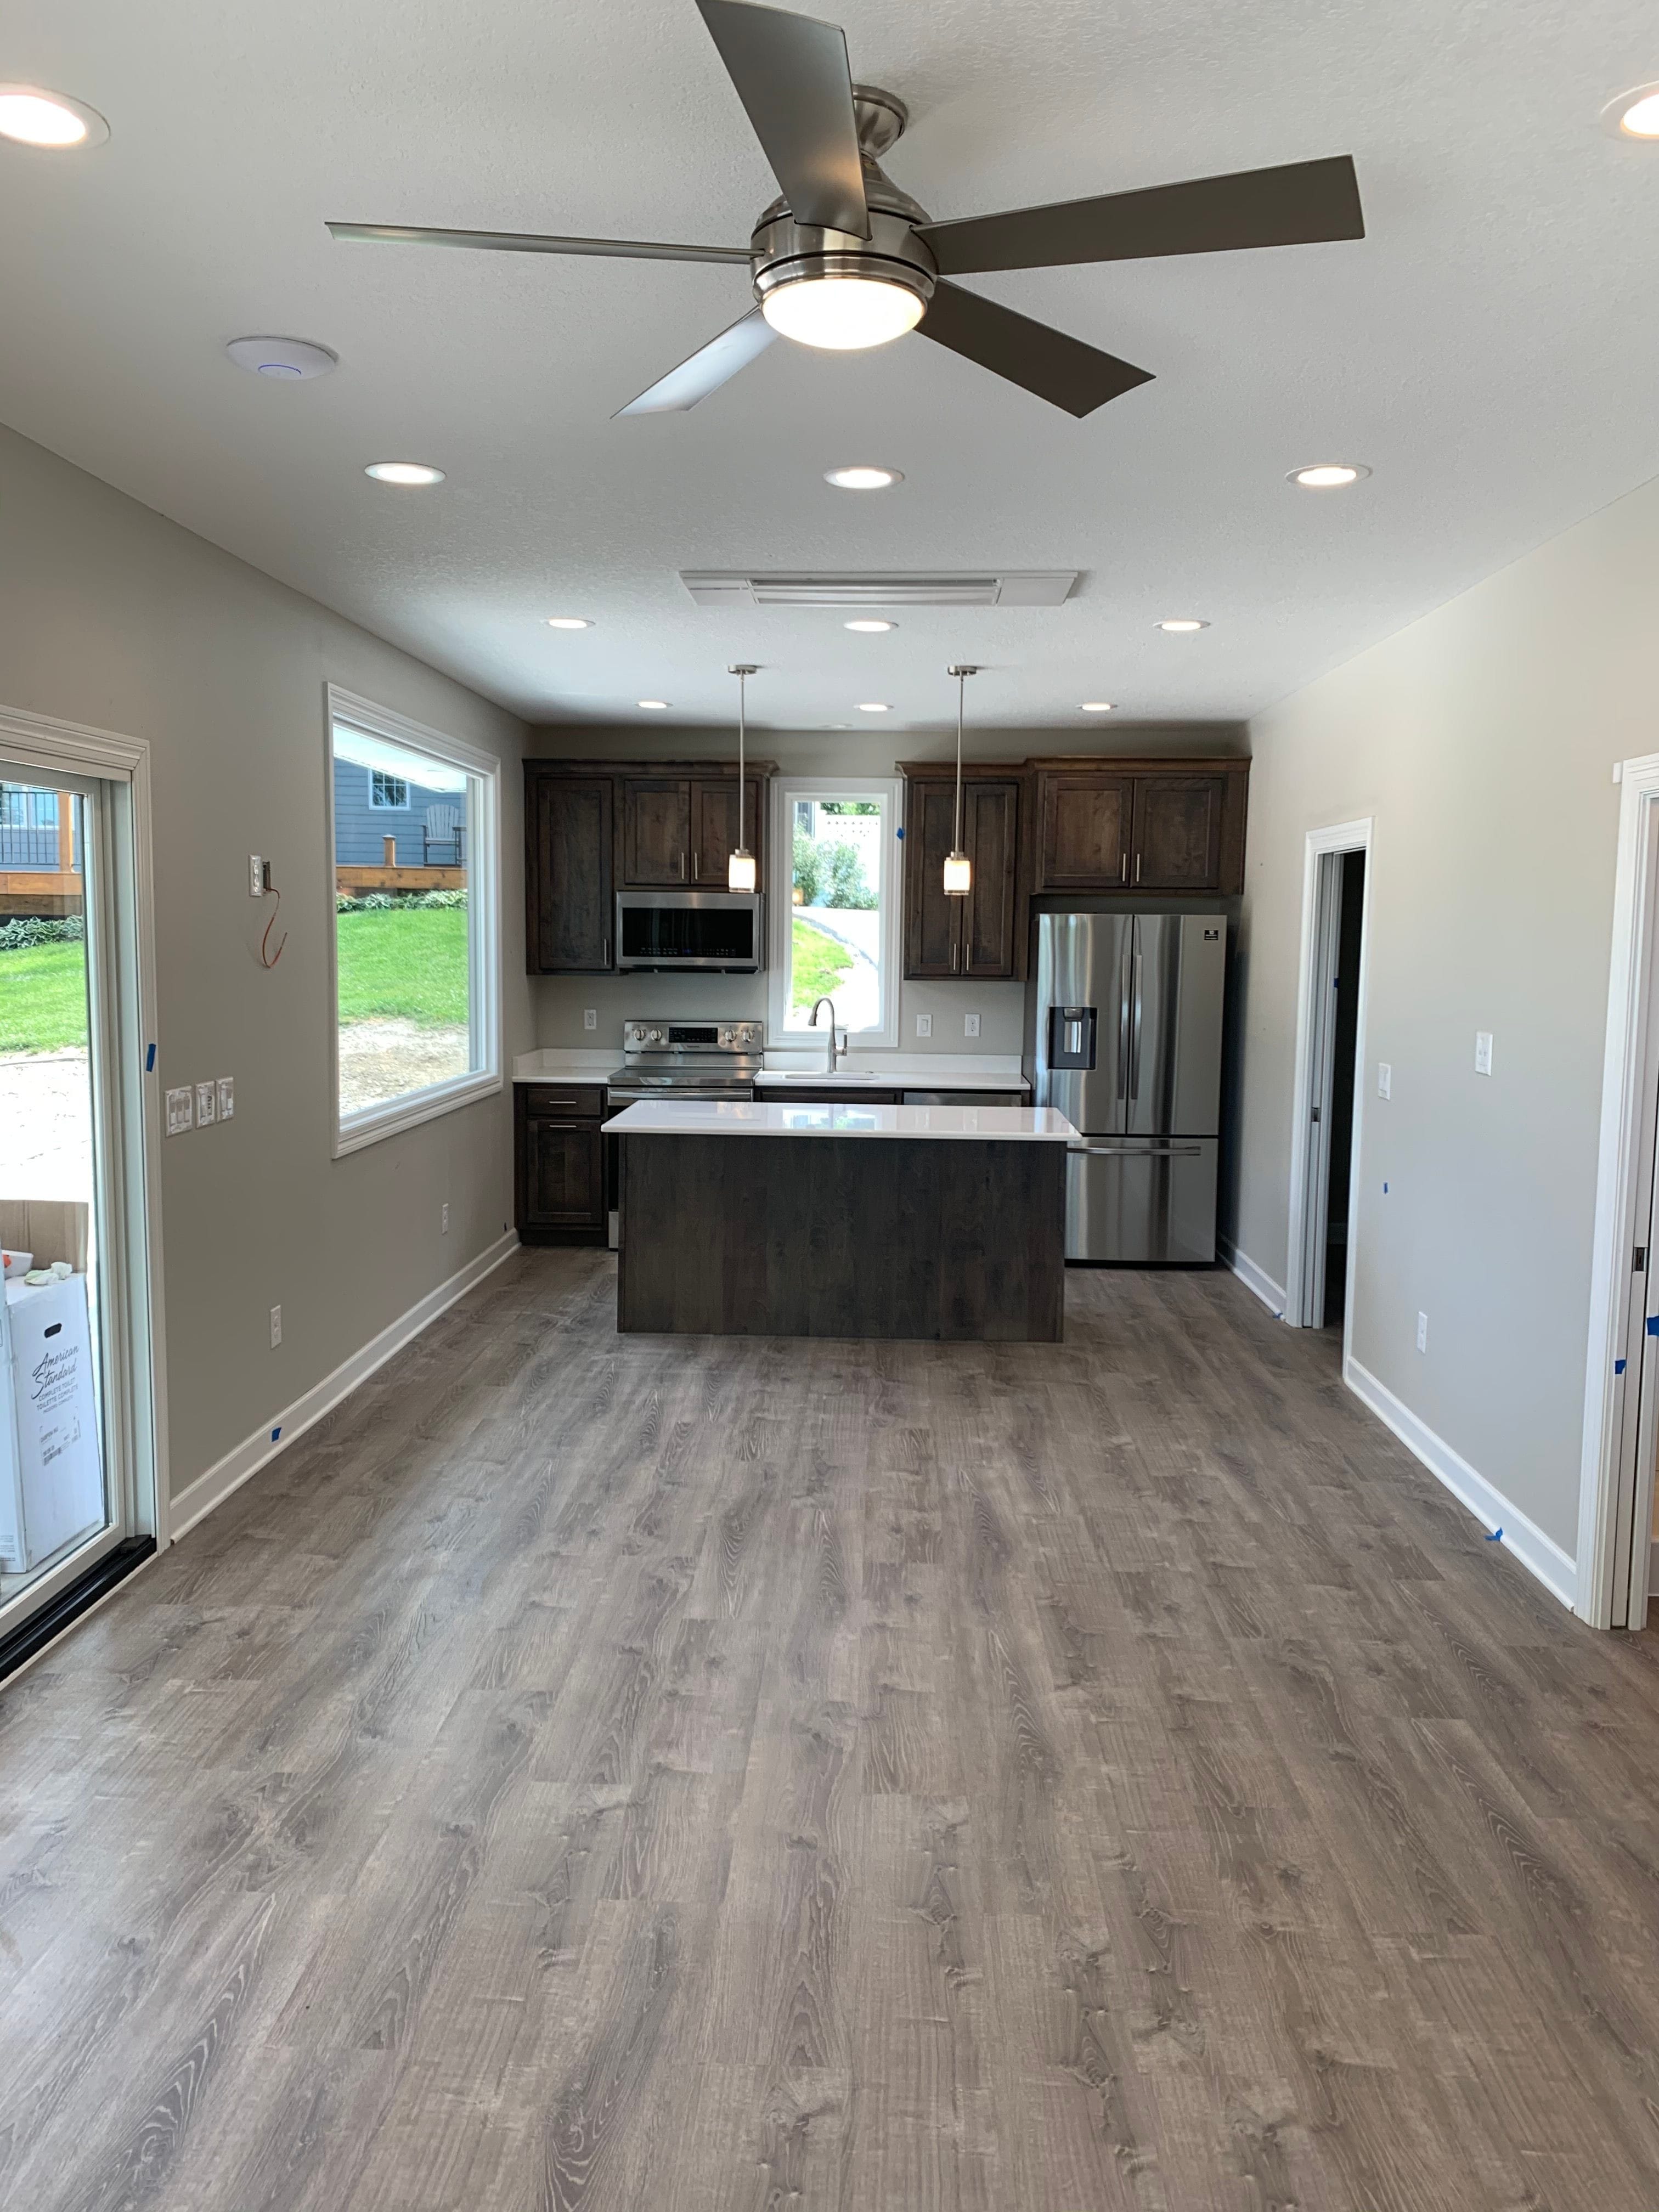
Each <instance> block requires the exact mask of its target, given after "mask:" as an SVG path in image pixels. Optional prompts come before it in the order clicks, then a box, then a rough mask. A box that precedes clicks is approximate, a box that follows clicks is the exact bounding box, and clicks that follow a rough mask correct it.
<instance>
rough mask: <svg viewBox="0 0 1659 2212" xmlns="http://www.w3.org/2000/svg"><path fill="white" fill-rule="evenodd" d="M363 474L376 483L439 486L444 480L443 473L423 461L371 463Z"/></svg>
mask: <svg viewBox="0 0 1659 2212" xmlns="http://www.w3.org/2000/svg"><path fill="white" fill-rule="evenodd" d="M363 474H364V475H365V476H366V477H374V481H375V483H389V484H440V483H442V482H443V480H444V472H443V471H442V470H441V469H435V468H433V467H431V466H430V465H428V463H427V462H425V461H371V462H370V463H369V465H368V467H367V468H366V469H365V470H364V471H363Z"/></svg>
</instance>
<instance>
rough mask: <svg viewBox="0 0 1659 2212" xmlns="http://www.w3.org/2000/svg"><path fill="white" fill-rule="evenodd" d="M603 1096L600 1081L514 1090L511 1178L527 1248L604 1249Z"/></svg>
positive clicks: (522, 1239) (534, 1085)
mask: <svg viewBox="0 0 1659 2212" xmlns="http://www.w3.org/2000/svg"><path fill="white" fill-rule="evenodd" d="M604 1106H605V1091H604V1089H603V1087H602V1086H601V1085H598V1084H563V1085H560V1084H537V1083H520V1084H515V1085H513V1181H514V1186H515V1192H516V1211H517V1213H518V1231H519V1237H520V1242H521V1243H526V1244H603V1243H605V1234H606V1228H607V1224H608V1218H609V1217H608V1213H607V1210H606V1206H605V1144H604V1140H603V1139H602V1138H601V1136H600V1133H599V1124H600V1119H601V1116H602V1114H603V1111H604Z"/></svg>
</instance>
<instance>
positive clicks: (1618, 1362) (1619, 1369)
mask: <svg viewBox="0 0 1659 2212" xmlns="http://www.w3.org/2000/svg"><path fill="white" fill-rule="evenodd" d="M1624 1371H1625V1363H1624V1361H1623V1360H1622V1359H1615V1360H1614V1361H1613V1373H1614V1374H1615V1375H1622V1374H1623V1373H1624Z"/></svg>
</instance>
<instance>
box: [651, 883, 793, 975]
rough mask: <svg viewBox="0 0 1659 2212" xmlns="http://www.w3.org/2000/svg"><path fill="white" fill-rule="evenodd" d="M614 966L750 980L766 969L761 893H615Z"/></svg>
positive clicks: (764, 924) (763, 906)
mask: <svg viewBox="0 0 1659 2212" xmlns="http://www.w3.org/2000/svg"><path fill="white" fill-rule="evenodd" d="M765 965H766V898H765V895H764V893H763V892H761V891H618V892H617V967H618V968H647V969H655V970H656V971H657V972H658V973H659V974H668V973H671V971H672V970H674V969H682V968H684V969H697V970H700V971H701V972H702V973H703V974H709V973H711V972H712V973H713V974H715V975H754V974H756V973H757V971H758V970H759V969H762V968H764V967H765Z"/></svg>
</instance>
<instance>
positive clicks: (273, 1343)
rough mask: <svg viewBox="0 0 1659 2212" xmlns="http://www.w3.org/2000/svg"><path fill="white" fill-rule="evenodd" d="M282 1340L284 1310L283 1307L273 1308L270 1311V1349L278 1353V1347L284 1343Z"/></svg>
mask: <svg viewBox="0 0 1659 2212" xmlns="http://www.w3.org/2000/svg"><path fill="white" fill-rule="evenodd" d="M282 1340H283V1310H282V1308H281V1306H272V1308H271V1310H270V1348H271V1350H272V1351H273V1352H275V1351H276V1347H277V1346H278V1345H279V1344H280V1343H281V1342H282Z"/></svg>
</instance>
